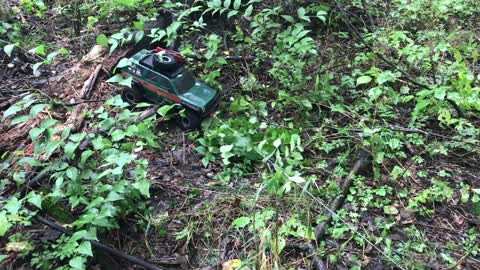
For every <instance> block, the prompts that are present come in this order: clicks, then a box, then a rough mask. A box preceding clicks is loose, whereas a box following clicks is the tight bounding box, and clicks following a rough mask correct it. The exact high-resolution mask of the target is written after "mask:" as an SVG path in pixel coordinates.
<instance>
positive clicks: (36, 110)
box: [30, 104, 49, 117]
mask: <svg viewBox="0 0 480 270" xmlns="http://www.w3.org/2000/svg"><path fill="white" fill-rule="evenodd" d="M48 106H49V105H48V104H36V105H34V106H33V107H32V108H31V109H30V116H32V117H35V116H36V115H37V114H38V113H39V112H41V111H42V110H43V109H45V108H47V107H48Z"/></svg>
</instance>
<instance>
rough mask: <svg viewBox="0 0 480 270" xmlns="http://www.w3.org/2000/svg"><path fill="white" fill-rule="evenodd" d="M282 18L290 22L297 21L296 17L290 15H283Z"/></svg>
mask: <svg viewBox="0 0 480 270" xmlns="http://www.w3.org/2000/svg"><path fill="white" fill-rule="evenodd" d="M282 18H284V19H285V20H287V21H288V22H291V23H295V19H294V18H293V17H292V16H290V15H282Z"/></svg>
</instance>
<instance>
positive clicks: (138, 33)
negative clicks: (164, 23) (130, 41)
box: [135, 31, 145, 43]
mask: <svg viewBox="0 0 480 270" xmlns="http://www.w3.org/2000/svg"><path fill="white" fill-rule="evenodd" d="M144 35H145V32H144V31H138V32H137V33H135V43H138V42H139V41H140V40H142V38H143V36H144Z"/></svg>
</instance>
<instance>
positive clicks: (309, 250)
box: [285, 150, 368, 270]
mask: <svg viewBox="0 0 480 270" xmlns="http://www.w3.org/2000/svg"><path fill="white" fill-rule="evenodd" d="M367 164H368V153H367V152H366V151H365V150H362V151H361V152H360V157H359V158H358V160H357V162H355V165H353V168H352V170H351V171H350V173H349V174H348V175H347V177H346V178H345V179H344V180H343V182H342V184H341V188H340V189H341V193H340V194H339V195H337V196H336V197H335V198H334V199H333V200H332V201H331V202H330V203H329V204H328V207H326V206H324V205H322V206H323V207H324V208H325V210H326V211H327V215H326V216H327V219H326V220H325V221H323V222H322V223H320V224H318V225H317V226H316V227H315V232H314V233H315V240H316V242H317V243H318V242H320V241H322V240H323V238H324V235H325V230H326V228H327V226H328V225H329V224H330V222H331V221H332V219H333V215H334V214H335V212H336V211H338V210H339V209H340V208H342V206H343V202H344V200H345V198H346V197H347V195H348V192H349V190H350V187H351V186H352V183H353V177H354V176H355V175H356V174H357V173H358V172H359V171H360V170H361V169H362V168H364V167H365V166H366V165H367ZM288 249H295V250H301V251H302V252H305V253H306V255H307V258H309V259H310V260H311V261H312V269H315V270H326V269H328V268H327V267H326V265H325V263H324V262H323V261H322V260H321V259H320V258H319V257H318V256H317V252H316V246H315V245H314V244H313V243H288V244H287V245H285V250H288Z"/></svg>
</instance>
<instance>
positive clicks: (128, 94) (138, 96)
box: [122, 87, 145, 103]
mask: <svg viewBox="0 0 480 270" xmlns="http://www.w3.org/2000/svg"><path fill="white" fill-rule="evenodd" d="M122 99H123V101H125V102H128V103H140V102H142V101H144V100H145V97H144V96H143V94H142V92H141V91H140V89H138V88H137V87H135V88H125V89H124V90H123V93H122Z"/></svg>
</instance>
